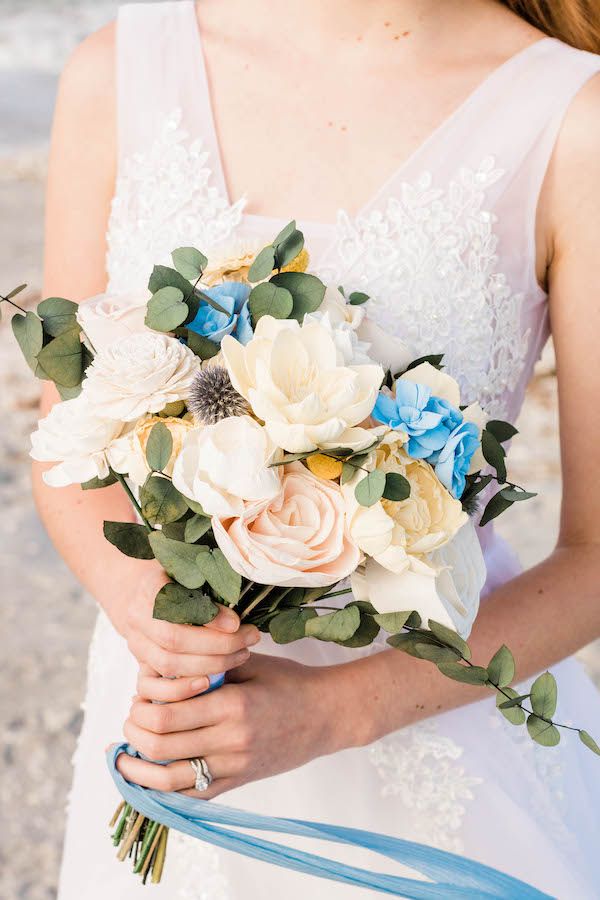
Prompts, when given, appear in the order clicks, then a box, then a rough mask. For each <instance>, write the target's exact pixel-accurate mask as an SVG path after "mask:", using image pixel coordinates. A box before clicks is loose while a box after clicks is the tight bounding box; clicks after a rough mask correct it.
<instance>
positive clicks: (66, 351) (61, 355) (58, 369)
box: [37, 329, 83, 388]
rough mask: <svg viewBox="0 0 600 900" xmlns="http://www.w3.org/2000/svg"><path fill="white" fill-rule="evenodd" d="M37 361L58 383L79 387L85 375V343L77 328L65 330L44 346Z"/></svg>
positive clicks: (69, 386) (64, 385)
mask: <svg viewBox="0 0 600 900" xmlns="http://www.w3.org/2000/svg"><path fill="white" fill-rule="evenodd" d="M37 361H38V363H39V365H40V366H41V368H42V369H43V370H44V372H45V373H46V375H47V376H48V377H49V378H51V379H52V381H54V382H55V383H56V384H57V385H62V386H63V387H68V388H72V387H77V385H79V384H81V378H82V375H83V344H82V343H81V341H80V339H79V332H78V331H76V330H75V329H71V330H70V331H64V332H63V333H62V334H59V335H58V337H55V338H53V339H52V340H51V341H50V343H48V344H46V346H45V347H42V349H41V350H40V352H39V353H38V356H37Z"/></svg>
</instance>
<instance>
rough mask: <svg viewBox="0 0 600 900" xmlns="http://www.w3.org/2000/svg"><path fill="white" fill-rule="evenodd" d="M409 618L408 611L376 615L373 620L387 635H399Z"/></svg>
mask: <svg viewBox="0 0 600 900" xmlns="http://www.w3.org/2000/svg"><path fill="white" fill-rule="evenodd" d="M409 616H410V611H404V612H391V613H377V615H376V616H374V619H375V621H376V622H377V624H378V625H379V626H380V627H381V628H383V630H384V631H387V633H388V634H399V633H400V632H401V631H402V629H403V628H404V626H405V625H406V623H407V621H408V618H409Z"/></svg>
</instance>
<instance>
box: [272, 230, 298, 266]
mask: <svg viewBox="0 0 600 900" xmlns="http://www.w3.org/2000/svg"><path fill="white" fill-rule="evenodd" d="M303 247H304V235H303V234H302V232H301V231H298V229H297V228H296V229H294V231H292V232H291V233H290V234H289V235H288V236H287V237H285V238H284V239H283V240H282V241H280V242H279V243H278V244H277V245H276V246H275V264H276V267H277V268H278V269H282V268H283V267H284V266H287V265H288V264H289V263H291V262H292V260H294V259H296V257H297V256H298V254H299V253H301V251H302V248H303Z"/></svg>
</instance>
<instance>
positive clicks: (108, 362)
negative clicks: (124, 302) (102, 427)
mask: <svg viewBox="0 0 600 900" xmlns="http://www.w3.org/2000/svg"><path fill="white" fill-rule="evenodd" d="M199 368H200V361H199V359H198V357H197V356H195V355H194V354H193V353H192V351H191V350H189V349H188V348H187V347H185V346H184V345H183V344H182V343H181V342H180V341H178V340H177V339H176V338H173V337H169V335H167V334H158V333H157V332H153V331H147V332H145V333H143V334H133V335H130V336H129V337H126V338H123V339H121V340H119V341H117V342H116V343H115V344H110V345H109V346H108V347H104V348H103V349H102V350H101V351H100V352H99V353H98V355H97V356H96V357H95V359H94V361H93V362H92V364H91V365H90V366H89V368H88V370H87V377H86V380H85V382H84V388H83V394H85V396H86V399H87V401H88V402H89V403H90V404H91V405H92V406H93V407H94V408H95V409H96V410H97V413H98V414H101V415H103V416H106V417H109V418H113V419H121V420H122V421H125V422H131V421H134V420H135V419H139V418H140V417H141V416H143V415H146V414H147V413H155V412H160V411H161V410H163V409H164V408H165V406H166V405H167V404H168V403H175V402H176V401H177V400H184V399H185V398H186V397H187V395H188V392H189V390H190V387H191V385H192V381H193V379H194V375H195V374H196V372H198V370H199Z"/></svg>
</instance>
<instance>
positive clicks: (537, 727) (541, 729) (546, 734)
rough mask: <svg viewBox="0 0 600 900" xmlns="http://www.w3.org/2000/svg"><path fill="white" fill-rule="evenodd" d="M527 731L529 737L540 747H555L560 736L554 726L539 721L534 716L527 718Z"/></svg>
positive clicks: (542, 720) (541, 720)
mask: <svg viewBox="0 0 600 900" xmlns="http://www.w3.org/2000/svg"><path fill="white" fill-rule="evenodd" d="M527 731H528V732H529V736H530V737H531V738H532V739H533V740H534V741H535V742H536V744H541V746H542V747H556V745H557V744H558V743H559V742H560V734H559V731H558V728H557V727H556V725H552V724H551V723H550V722H546V721H544V719H540V718H539V717H538V716H536V715H533V714H532V715H530V716H528V717H527Z"/></svg>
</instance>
